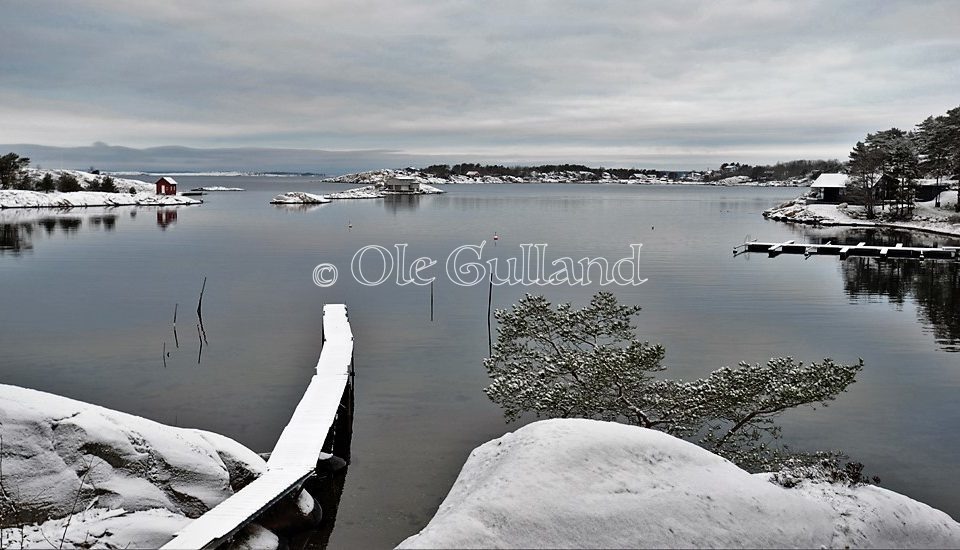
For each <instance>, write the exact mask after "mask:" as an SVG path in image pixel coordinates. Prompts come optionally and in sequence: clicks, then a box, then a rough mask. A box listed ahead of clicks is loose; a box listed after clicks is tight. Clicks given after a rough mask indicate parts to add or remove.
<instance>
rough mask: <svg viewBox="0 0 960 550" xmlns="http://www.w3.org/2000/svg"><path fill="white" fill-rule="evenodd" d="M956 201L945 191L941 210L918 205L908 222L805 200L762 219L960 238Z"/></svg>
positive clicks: (767, 212) (771, 210)
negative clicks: (896, 230) (894, 230)
mask: <svg viewBox="0 0 960 550" xmlns="http://www.w3.org/2000/svg"><path fill="white" fill-rule="evenodd" d="M956 200H957V192H956V191H945V192H944V193H943V194H942V195H941V204H942V206H941V207H940V208H936V207H935V206H934V203H933V201H928V202H919V203H916V207H915V209H914V212H913V216H912V218H911V219H909V220H902V219H890V218H887V217H884V216H883V215H882V214H881V216H880V217H878V218H876V219H872V220H868V219H866V216H865V214H864V212H863V207H860V206H851V205H848V204H846V203H840V204H825V203H814V202H808V200H807V199H806V198H804V197H798V198H796V199H792V200H789V201H787V202H785V203H783V204H780V205H778V206H775V207H773V208H769V209H767V210H764V212H763V217H764V218H767V219H768V220H773V221H778V222H786V223H796V224H802V225H814V226H825V227H831V226H842V227H880V228H888V229H904V230H909V231H922V232H924V233H931V234H935V235H944V236H948V237H960V215H958V214H956V213H955V212H954V209H953V205H954V204H956Z"/></svg>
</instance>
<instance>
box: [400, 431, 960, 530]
mask: <svg viewBox="0 0 960 550" xmlns="http://www.w3.org/2000/svg"><path fill="white" fill-rule="evenodd" d="M768 478H769V475H768V474H756V475H751V474H749V473H747V472H745V471H744V470H741V469H740V468H738V467H737V466H736V465H734V464H733V463H731V462H729V461H727V460H725V459H723V458H721V457H719V456H717V455H714V454H712V453H710V452H708V451H706V450H704V449H702V448H700V447H698V446H696V445H694V444H692V443H688V442H686V441H682V440H680V439H676V438H674V437H671V436H669V435H667V434H664V433H661V432H657V431H653V430H647V429H644V428H639V427H635V426H626V425H622V424H616V423H610V422H599V421H593V420H580V419H566V420H547V421H542V422H536V423H533V424H530V425H528V426H525V427H523V428H520V429H519V430H517V431H516V432H513V433H509V434H507V435H504V436H503V437H501V438H499V439H495V440H493V441H490V442H488V443H485V444H484V445H481V446H480V447H478V448H476V449H475V450H474V451H473V452H472V453H471V454H470V457H469V458H468V459H467V463H466V464H465V465H464V467H463V470H462V471H461V472H460V476H459V477H458V478H457V481H456V483H455V484H454V486H453V488H452V489H451V490H450V493H449V494H448V495H447V497H446V499H445V500H444V502H443V503H442V504H441V505H440V509H439V510H438V511H437V514H436V515H435V516H434V518H433V519H432V520H431V521H430V523H429V524H428V525H427V526H426V527H425V528H424V529H423V530H422V531H421V532H420V533H419V534H417V535H414V536H412V537H410V538H408V539H407V540H405V541H403V543H401V544H400V547H401V548H493V547H499V548H511V547H512V548H535V547H547V548H551V547H552V548H588V547H589V548H624V547H628V548H640V547H659V548H666V547H684V548H688V547H728V548H733V547H736V548H742V547H763V548H771V547H804V548H816V547H869V546H880V547H901V548H902V547H927V548H929V547H954V548H955V547H958V546H960V524H958V523H957V522H955V521H954V520H953V519H951V518H950V517H949V516H948V515H947V514H944V513H943V512H940V511H938V510H935V509H933V508H931V507H929V506H927V505H925V504H922V503H919V502H916V501H914V500H911V499H909V498H907V497H905V496H902V495H900V494H897V493H894V492H892V491H888V490H886V489H882V488H879V487H874V486H859V487H848V486H845V485H833V484H829V483H825V482H817V483H814V482H809V481H807V482H803V483H802V484H800V485H799V486H797V487H794V488H791V489H786V488H784V487H782V486H779V485H776V484H774V483H771V482H770V481H768Z"/></svg>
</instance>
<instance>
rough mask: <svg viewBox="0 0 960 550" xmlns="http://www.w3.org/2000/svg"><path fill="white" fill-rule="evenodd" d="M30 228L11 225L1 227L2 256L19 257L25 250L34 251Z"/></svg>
mask: <svg viewBox="0 0 960 550" xmlns="http://www.w3.org/2000/svg"><path fill="white" fill-rule="evenodd" d="M32 234H33V229H32V227H30V226H20V225H14V224H11V223H6V224H3V225H0V254H6V253H8V252H9V253H12V254H13V255H15V256H17V255H20V254H22V253H23V251H25V250H32V249H33V242H32V240H31V238H30V237H31V235H32Z"/></svg>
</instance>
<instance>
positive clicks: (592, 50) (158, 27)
mask: <svg viewBox="0 0 960 550" xmlns="http://www.w3.org/2000/svg"><path fill="white" fill-rule="evenodd" d="M0 8H2V16H0V121H2V122H0V143H38V144H47V145H63V146H75V145H89V144H91V143H93V142H94V141H104V142H107V143H110V144H117V145H127V146H133V147H150V146H157V145H173V144H176V145H186V146H193V147H247V146H259V147H286V148H306V149H328V150H331V149H332V150H346V149H352V150H356V149H390V150H396V151H401V152H404V153H409V154H412V155H433V154H437V155H441V156H445V157H449V158H451V159H455V158H456V157H458V156H476V155H480V156H483V157H486V158H488V159H491V160H496V159H502V160H503V161H505V162H508V161H511V160H525V159H538V160H541V159H542V160H548V159H556V160H567V161H571V162H588V163H598V162H606V163H607V164H622V165H628V166H629V165H638V166H643V165H652V164H661V165H662V162H654V161H655V160H656V159H660V161H662V160H663V159H669V163H670V164H672V165H674V166H675V167H677V168H684V167H686V168H694V167H701V166H705V165H716V164H718V163H719V162H720V161H724V160H739V161H743V162H751V163H755V162H761V161H763V162H766V161H775V160H789V159H793V158H829V157H834V158H836V157H845V156H846V154H847V151H848V150H849V148H850V146H851V145H852V144H853V142H855V141H856V140H857V139H858V138H860V137H861V136H862V135H863V134H864V133H865V132H867V131H873V130H877V129H882V128H889V127H891V126H898V127H901V128H909V127H911V126H912V125H913V124H915V123H916V122H919V121H920V120H922V119H923V118H925V117H926V116H928V115H931V114H940V113H943V112H944V111H946V110H947V109H948V108H951V107H955V106H957V105H958V104H960V31H958V29H960V2H957V1H952V0H948V1H943V2H893V1H889V0H883V1H866V2H838V1H836V0H829V1H823V2H817V1H811V2H803V1H790V2H759V1H740V2H717V1H710V2H689V3H687V2H677V1H670V2H667V1H663V2H641V1H637V0H625V1H585V2H564V1H556V0H551V1H545V0H544V1H532V2H523V1H518V0H510V1H506V2H495V1H483V2H433V1H431V2H408V1H403V0H392V1H383V2H379V1H373V2H367V1H357V0H351V1H344V2H340V1H328V0H322V1H318V0H270V1H265V0H255V1H254V0H231V1H230V2H212V1H205V0H163V1H157V2H137V1H130V0H74V1H70V2H64V1H62V0H61V1H48V0H6V1H4V2H2V3H0Z"/></svg>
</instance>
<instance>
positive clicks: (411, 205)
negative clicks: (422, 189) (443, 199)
mask: <svg viewBox="0 0 960 550" xmlns="http://www.w3.org/2000/svg"><path fill="white" fill-rule="evenodd" d="M424 198H425V196H424V195H387V196H385V197H383V198H382V199H380V202H382V203H383V206H384V208H386V209H387V211H389V212H394V213H395V212H400V211H403V210H416V209H418V208H420V201H421V200H423V199H424Z"/></svg>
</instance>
